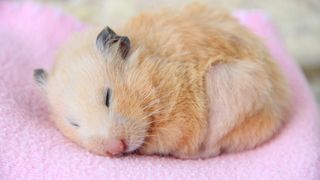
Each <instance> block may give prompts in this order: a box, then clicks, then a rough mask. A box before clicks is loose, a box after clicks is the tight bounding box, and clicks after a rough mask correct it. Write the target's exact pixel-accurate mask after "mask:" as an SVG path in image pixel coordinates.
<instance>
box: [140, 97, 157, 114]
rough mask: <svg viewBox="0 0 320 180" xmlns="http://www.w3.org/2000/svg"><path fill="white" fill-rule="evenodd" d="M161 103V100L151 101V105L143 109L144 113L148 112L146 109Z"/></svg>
mask: <svg viewBox="0 0 320 180" xmlns="http://www.w3.org/2000/svg"><path fill="white" fill-rule="evenodd" d="M159 103H160V100H159V99H155V100H153V101H151V103H149V104H148V105H146V106H144V107H143V108H142V111H144V110H146V109H147V108H149V107H150V106H153V105H155V104H159Z"/></svg>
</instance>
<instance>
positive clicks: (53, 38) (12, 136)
mask: <svg viewBox="0 0 320 180" xmlns="http://www.w3.org/2000/svg"><path fill="white" fill-rule="evenodd" d="M234 14H235V16H236V17H237V18H238V19H239V20H240V22H241V23H243V24H244V25H245V26H247V27H248V28H249V29H250V30H252V31H253V32H254V33H256V34H258V35H259V36H260V37H261V38H263V40H264V41H265V43H266V45H267V46H268V48H269V49H270V52H271V53H272V54H273V56H274V57H275V58H276V59H277V61H278V63H279V64H280V66H281V68H282V70H283V72H284V73H285V74H286V76H287V78H288V80H289V82H290V87H291V90H292V92H293V97H292V100H293V104H294V107H293V108H294V110H293V113H292V115H291V118H290V122H289V123H288V124H287V125H286V126H285V127H284V128H283V130H282V131H281V132H280V133H279V134H278V135H277V136H276V137H274V138H273V139H272V140H271V141H269V142H268V143H266V144H264V145H262V146H260V147H258V148H256V149H253V150H249V151H245V152H242V153H236V154H229V155H222V156H219V157H216V158H211V159H206V160H179V159H174V158H168V157H158V156H138V155H132V156H128V157H122V158H108V157H101V156H97V155H94V154H91V153H89V152H87V151H86V150H85V149H83V148H81V147H78V146H77V145H75V144H74V143H72V142H71V141H70V140H68V139H66V138H65V137H64V136H62V135H61V133H60V132H59V131H58V130H57V129H56V128H55V127H54V124H53V123H52V122H51V121H50V119H49V116H48V107H47V104H46V102H45V99H44V97H43V96H42V94H41V91H40V90H39V89H38V88H37V87H36V86H35V84H34V83H33V75H32V74H33V70H34V69H35V68H45V69H49V68H50V66H51V65H52V61H53V56H54V54H55V52H56V51H57V47H58V46H59V45H60V44H61V43H63V42H64V41H65V40H66V39H67V38H68V37H69V36H70V35H71V34H72V33H73V32H75V31H81V30H82V29H84V28H85V25H84V24H82V23H80V22H79V21H77V20H76V19H74V18H72V17H70V16H68V15H64V14H63V13H62V12H60V11H58V10H55V9H52V8H49V7H45V6H42V5H38V4H34V3H29V2H28V3H15V2H9V1H7V2H0V179H4V180H9V179H17V180H18V179H23V180H26V179H27V180H29V179H30V180H34V179H57V180H58V179H59V180H64V179H73V180H77V179H175V180H176V179H183V180H186V179H219V180H223V179H226V180H230V179H246V180H248V179H249V180H250V179H252V180H257V179H265V180H269V179H273V180H277V179H279V180H280V179H281V180H284V179H288V180H301V179H304V180H316V179H320V142H319V136H320V132H319V128H320V123H319V111H318V108H317V104H316V102H315V98H314V96H313V95H312V93H311V91H310V88H309V87H308V84H307V82H306V79H305V77H304V76H303V74H302V72H301V70H300V69H299V67H298V66H297V64H296V63H295V62H294V61H293V60H292V57H291V56H290V55H289V54H288V53H287V51H286V49H285V48H284V45H283V42H282V41H281V37H280V36H279V34H278V32H277V30H276V28H275V26H274V25H273V23H272V22H271V21H270V19H269V18H268V16H267V15H265V13H264V12H261V11H241V10H240V11H237V12H235V13H234ZM106 23H107V22H106ZM301 48H303V47H301Z"/></svg>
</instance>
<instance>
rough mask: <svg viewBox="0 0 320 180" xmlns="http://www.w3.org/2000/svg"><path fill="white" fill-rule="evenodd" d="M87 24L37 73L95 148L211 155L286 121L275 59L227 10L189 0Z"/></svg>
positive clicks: (65, 128) (72, 130) (255, 139)
mask: <svg viewBox="0 0 320 180" xmlns="http://www.w3.org/2000/svg"><path fill="white" fill-rule="evenodd" d="M93 32H94V33H92V32H90V33H85V34H80V36H76V37H75V38H73V40H71V41H70V43H68V44H66V45H65V46H64V47H63V48H62V50H61V51H60V53H59V55H58V56H57V58H56V61H55V64H54V66H53V68H52V70H51V71H50V72H49V73H47V72H46V71H44V70H37V71H35V79H36V82H37V83H38V84H39V85H41V87H42V88H43V89H44V92H45V94H46V96H47V97H48V101H49V104H50V106H51V109H52V119H53V120H54V122H55V123H56V124H57V127H58V128H59V129H60V130H61V132H62V133H63V134H64V135H66V136H67V137H69V138H70V139H71V140H73V141H74V142H76V143H77V144H79V145H81V146H82V147H85V148H86V149H88V150H90V151H92V152H94V153H97V154H100V155H108V156H109V155H111V156H113V155H121V154H127V153H132V152H140V153H142V154H161V155H173V156H175V157H179V158H188V159H189V158H207V157H214V156H217V155H219V154H221V153H222V152H226V153H231V152H238V151H242V150H246V149H250V148H254V147H256V146H258V145H260V144H262V143H264V142H266V141H267V140H269V139H271V138H272V137H273V136H274V134H276V133H277V132H278V131H279V130H280V128H281V126H282V125H283V123H284V122H285V121H286V120H287V118H286V115H287V113H288V110H289V92H288V87H287V83H286V81H285V79H284V77H283V75H282V74H281V72H280V70H279V68H278V66H277V64H276V63H275V61H274V59H273V58H272V57H271V56H270V54H269V52H268V51H267V49H266V47H265V46H264V45H263V43H262V42H261V41H260V40H259V39H258V38H257V37H255V35H254V34H252V33H251V32H249V31H248V30H247V29H246V28H245V27H243V26H241V25H240V24H239V23H238V22H237V21H236V20H235V19H234V18H233V17H232V16H231V15H230V14H229V13H228V12H225V11H223V10H220V9H211V8H208V7H205V6H202V5H198V4H192V5H189V6H186V7H185V8H183V9H181V10H178V11H173V10H162V11H160V12H157V13H154V12H152V13H151V12H150V13H142V14H140V15H138V16H136V17H134V18H132V19H131V20H129V21H128V23H126V24H125V25H123V26H121V27H119V28H116V29H115V31H114V30H112V29H111V28H109V27H106V28H104V29H103V30H102V31H101V30H100V31H93ZM87 35H88V36H87Z"/></svg>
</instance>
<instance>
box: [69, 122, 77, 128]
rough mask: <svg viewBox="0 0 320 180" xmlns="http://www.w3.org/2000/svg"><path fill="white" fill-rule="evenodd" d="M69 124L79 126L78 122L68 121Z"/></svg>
mask: <svg viewBox="0 0 320 180" xmlns="http://www.w3.org/2000/svg"><path fill="white" fill-rule="evenodd" d="M70 124H71V125H72V126H75V127H79V124H77V123H74V122H70Z"/></svg>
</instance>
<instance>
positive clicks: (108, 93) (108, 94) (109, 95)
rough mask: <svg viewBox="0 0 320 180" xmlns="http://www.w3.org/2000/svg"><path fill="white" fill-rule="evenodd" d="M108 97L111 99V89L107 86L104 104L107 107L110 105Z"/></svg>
mask: <svg viewBox="0 0 320 180" xmlns="http://www.w3.org/2000/svg"><path fill="white" fill-rule="evenodd" d="M110 99H111V89H110V88H108V89H107V95H106V106H107V107H109V106H110Z"/></svg>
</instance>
